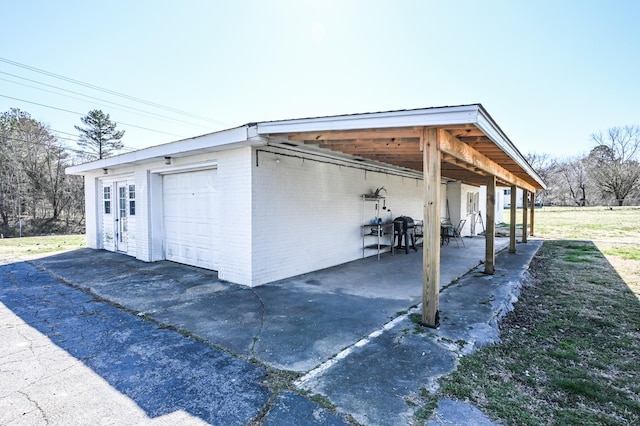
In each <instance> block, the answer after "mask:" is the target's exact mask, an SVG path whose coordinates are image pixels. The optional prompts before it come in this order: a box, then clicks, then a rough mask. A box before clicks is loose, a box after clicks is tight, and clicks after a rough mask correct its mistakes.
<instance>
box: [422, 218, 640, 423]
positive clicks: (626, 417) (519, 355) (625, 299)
mask: <svg viewBox="0 0 640 426" xmlns="http://www.w3.org/2000/svg"><path fill="white" fill-rule="evenodd" d="M505 217H507V218H508V214H506V215H505ZM517 217H518V223H521V220H522V214H521V212H519V213H518V216H517ZM535 235H536V237H542V238H544V239H545V242H544V243H543V246H542V248H541V250H540V251H539V252H538V254H537V255H536V257H535V258H534V261H533V263H532V265H531V267H530V273H531V277H530V279H529V280H528V281H527V283H526V284H525V286H524V288H523V290H522V294H521V296H520V300H519V301H518V302H517V303H516V305H515V310H514V311H513V312H511V313H509V314H508V315H507V316H506V317H505V318H504V319H503V320H502V321H501V322H500V332H501V338H502V343H501V344H498V345H494V346H488V347H484V348H482V349H481V350H479V351H477V352H475V353H473V354H471V355H469V356H466V357H464V358H462V359H461V361H460V365H459V368H458V369H457V370H456V371H455V372H454V373H452V374H450V375H449V376H446V377H444V378H442V379H441V380H440V389H439V390H438V392H437V394H436V395H429V394H428V392H421V395H422V396H423V398H424V400H423V403H424V410H426V411H427V412H430V411H431V410H432V409H433V408H434V407H435V405H436V403H437V400H438V399H439V398H442V397H448V398H453V399H457V400H461V401H467V402H470V403H472V404H474V405H475V406H477V407H479V408H480V409H481V410H482V411H483V412H485V413H487V414H488V415H489V416H490V417H491V418H493V419H494V420H496V421H498V422H500V423H503V424H509V425H552V424H553V425H631V424H634V425H635V424H640V361H639V360H640V209H638V208H614V209H613V210H609V209H605V208H586V209H582V208H546V207H545V208H544V209H536V212H535ZM425 414H426V413H420V412H419V413H417V416H416V418H420V419H423V418H425V417H426V416H425ZM417 422H418V423H420V422H422V420H420V421H417Z"/></svg>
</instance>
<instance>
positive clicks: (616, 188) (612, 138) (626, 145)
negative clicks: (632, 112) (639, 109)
mask: <svg viewBox="0 0 640 426" xmlns="http://www.w3.org/2000/svg"><path fill="white" fill-rule="evenodd" d="M591 138H592V139H593V141H594V142H595V145H596V146H595V147H594V148H593V149H592V150H591V153H590V154H589V157H588V163H589V171H590V173H591V175H592V177H593V179H594V181H595V183H596V184H597V185H598V188H599V189H600V191H601V192H602V193H603V194H605V195H608V196H613V197H614V199H615V200H616V202H617V204H618V205H619V206H621V205H622V204H623V203H624V200H625V198H627V196H629V195H630V194H632V193H633V192H634V191H636V190H638V188H639V187H640V163H639V162H638V157H639V154H640V126H624V127H612V128H610V129H608V130H607V131H606V132H605V133H603V132H599V133H594V134H592V135H591Z"/></svg>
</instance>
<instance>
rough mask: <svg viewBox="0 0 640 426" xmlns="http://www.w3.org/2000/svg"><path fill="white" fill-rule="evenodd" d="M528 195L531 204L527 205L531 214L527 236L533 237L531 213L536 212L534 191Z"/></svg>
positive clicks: (531, 215)
mask: <svg viewBox="0 0 640 426" xmlns="http://www.w3.org/2000/svg"><path fill="white" fill-rule="evenodd" d="M530 194H531V204H529V207H530V208H531V214H530V215H529V235H531V236H532V237H533V216H534V214H533V212H534V211H535V210H536V193H535V191H532V192H530Z"/></svg>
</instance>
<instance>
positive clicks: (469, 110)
mask: <svg viewBox="0 0 640 426" xmlns="http://www.w3.org/2000/svg"><path fill="white" fill-rule="evenodd" d="M478 111H479V105H463V106H456V107H437V108H424V109H415V110H405V111H390V112H376V113H367V114H353V115H339V116H332V117H317V118H305V119H298V120H284V121H270V122H264V123H258V134H259V135H268V134H278V133H299V132H321V131H328V130H362V129H382V128H390V127H412V126H445V125H452V124H453V125H455V124H475V123H476V122H477V120H478Z"/></svg>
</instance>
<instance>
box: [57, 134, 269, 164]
mask: <svg viewBox="0 0 640 426" xmlns="http://www.w3.org/2000/svg"><path fill="white" fill-rule="evenodd" d="M252 127H255V126H241V127H236V128H233V129H228V130H223V131H220V132H215V133H209V134H207V135H203V136H197V137H194V138H190V139H183V140H179V141H175V142H169V143H167V144H163V145H157V146H152V147H149V148H144V149H141V150H139V151H134V152H129V153H126V154H121V155H116V156H114V157H109V158H104V159H102V160H97V161H92V162H90V163H85V164H79V165H77V166H71V167H67V169H66V171H65V172H66V174H68V175H74V174H79V175H81V174H84V173H86V172H90V171H92V170H100V169H111V168H114V167H119V166H124V165H130V164H140V163H146V162H151V161H154V160H157V159H161V158H164V157H184V156H187V155H195V154H199V153H204V152H212V151H220V150H222V149H229V148H234V147H239V146H250V145H264V144H266V141H265V140H263V139H262V138H259V137H256V132H255V129H252Z"/></svg>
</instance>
